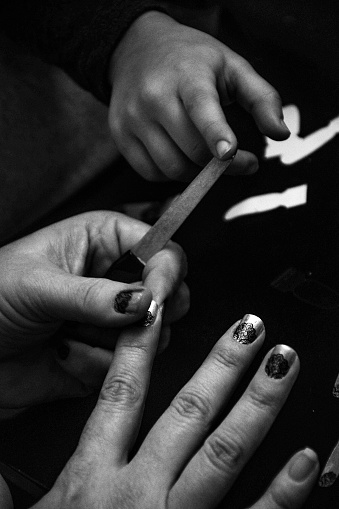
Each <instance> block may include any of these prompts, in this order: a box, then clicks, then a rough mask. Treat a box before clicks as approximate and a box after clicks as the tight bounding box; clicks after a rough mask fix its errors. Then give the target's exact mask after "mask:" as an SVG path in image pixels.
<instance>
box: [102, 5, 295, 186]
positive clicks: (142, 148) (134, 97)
mask: <svg viewBox="0 0 339 509" xmlns="http://www.w3.org/2000/svg"><path fill="white" fill-rule="evenodd" d="M109 78H110V81H111V83H112V96H111V102H110V109H109V123H110V127H111V130H112V133H113V137H114V140H115V142H116V144H117V147H118V149H119V150H120V152H121V153H122V154H123V156H124V157H125V158H126V159H127V160H128V161H129V163H130V164H131V165H132V166H133V168H134V169H135V170H136V171H137V172H138V173H140V175H142V176H143V177H144V178H145V179H147V180H166V179H173V180H191V179H192V178H193V177H194V176H195V174H196V173H197V172H198V171H199V168H200V167H201V166H203V165H204V164H205V163H206V162H207V161H208V160H209V159H210V158H211V154H213V155H214V156H216V157H220V158H229V157H230V156H231V155H233V154H234V153H235V151H236V148H237V140H236V137H235V135H234V133H233V131H232V129H231V127H230V126H229V125H228V123H227V119H226V117H225V114H224V107H225V106H226V105H228V104H230V103H231V102H233V101H237V102H238V103H239V104H240V105H241V106H242V107H243V108H245V109H246V110H247V111H248V112H249V113H251V114H252V115H253V118H254V120H255V121H256V123H257V125H258V128H259V129H260V131H261V132H262V133H263V134H265V135H266V136H268V137H271V138H273V139H275V140H283V139H285V138H287V137H288V135H289V131H288V129H287V127H286V126H285V124H284V123H283V121H282V118H283V113H282V108H281V100H280V97H279V95H278V93H277V92H276V90H275V89H274V88H273V87H271V85H269V83H267V82H266V81H265V80H264V79H263V78H261V77H260V76H259V75H258V74H257V73H256V72H255V71H254V69H253V68H252V67H251V65H250V64H249V63H248V62H247V61H246V60H244V59H243V58H242V57H240V56H239V55H237V54H236V53H234V52H233V51H232V50H231V49H229V48H228V47H227V46H225V45H224V44H222V43H221V42H219V41H218V40H217V39H214V38H213V37H212V36H210V35H208V34H206V33H204V32H201V31H199V30H196V29H194V28H190V27H188V26H185V25H182V24H180V23H177V22H176V21H174V20H173V19H172V18H171V17H169V16H167V15H166V14H163V13H161V12H155V11H150V12H147V13H146V14H144V15H142V16H140V17H139V18H138V19H137V20H136V21H135V22H134V23H133V24H132V25H131V27H130V28H129V30H128V31H127V33H126V34H125V36H124V37H123V39H122V41H121V42H120V44H119V45H118V47H117V48H116V50H115V52H114V54H113V56H112V59H111V66H110V76H109ZM256 169H257V159H256V157H255V156H254V155H253V154H251V153H249V152H244V151H238V153H237V156H236V158H235V161H234V163H233V164H232V166H231V167H230V171H232V174H235V173H239V174H243V173H252V172H253V171H256Z"/></svg>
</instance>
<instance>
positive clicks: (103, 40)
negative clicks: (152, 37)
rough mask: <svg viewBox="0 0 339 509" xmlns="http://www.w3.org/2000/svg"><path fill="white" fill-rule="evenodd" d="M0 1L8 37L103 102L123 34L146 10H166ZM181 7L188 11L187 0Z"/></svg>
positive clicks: (118, 2) (149, 4)
mask: <svg viewBox="0 0 339 509" xmlns="http://www.w3.org/2000/svg"><path fill="white" fill-rule="evenodd" d="M1 3H2V6H1V7H0V29H1V30H2V31H3V32H4V33H5V34H6V35H7V36H8V37H9V38H11V39H13V40H14V41H16V42H18V43H20V44H24V45H25V46H27V47H28V48H29V49H30V50H32V51H33V52H34V53H36V54H37V55H38V56H39V57H40V58H41V59H42V60H44V61H46V62H48V63H50V64H54V65H57V66H59V67H61V68H62V69H63V70H64V71H66V72H67V73H68V74H69V75H70V76H71V77H72V78H73V79H74V80H75V81H76V82H77V83H78V84H79V85H80V86H82V87H83V88H84V89H86V90H89V91H90V92H91V93H92V94H93V95H95V96H96V97H97V98H98V99H99V100H101V101H102V102H104V103H108V101H109V97H110V87H109V85H108V82H107V67H108V63H109V59H110V55H111V54H112V51H113V50H114V47H115V46H116V44H117V43H118V42H119V40H120V39H121V37H122V36H123V34H124V32H125V31H126V30H127V28H128V27H129V26H130V24H131V23H132V22H133V21H134V20H135V19H136V18H138V17H139V16H140V15H141V14H143V13H144V12H146V11H148V10H159V11H162V12H167V10H166V8H165V7H164V2H159V1H156V0H153V1H152V0H10V1H4V2H1ZM169 3H171V2H169ZM173 3H177V2H176V1H174V2H173ZM181 3H182V4H184V5H186V6H188V7H192V2H191V1H190V0H182V2H181ZM212 3H213V0H212ZM210 4H211V0H210V1H209V2H208V5H210ZM206 5H207V3H206V2H205V1H200V2H198V3H196V6H197V7H200V8H201V7H203V6H206Z"/></svg>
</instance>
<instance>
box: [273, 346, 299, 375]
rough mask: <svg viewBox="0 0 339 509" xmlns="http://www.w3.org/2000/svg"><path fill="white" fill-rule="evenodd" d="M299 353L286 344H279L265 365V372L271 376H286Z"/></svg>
mask: <svg viewBox="0 0 339 509" xmlns="http://www.w3.org/2000/svg"><path fill="white" fill-rule="evenodd" d="M296 357H297V354H296V353H295V351H294V350H292V348H290V347H289V346H286V345H277V346H276V347H275V348H274V350H273V352H272V353H271V356H270V358H269V359H268V361H267V364H266V366H265V372H266V374H267V376H269V377H270V378H275V379H280V378H284V377H285V376H286V375H287V373H288V372H289V370H290V367H291V366H292V364H293V362H294V361H295V359H296Z"/></svg>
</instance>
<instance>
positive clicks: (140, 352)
mask: <svg viewBox="0 0 339 509" xmlns="http://www.w3.org/2000/svg"><path fill="white" fill-rule="evenodd" d="M161 314H162V310H161V308H160V309H159V311H158V313H157V317H156V320H155V322H154V323H153V325H151V326H149V327H138V326H134V327H129V328H128V329H125V330H124V331H123V332H122V333H121V336H120V338H119V341H118V343H117V346H116V349H115V353H114V358H113V362H112V364H111V366H110V369H109V372H108V374H107V376H106V379H105V382H104V384H103V386H102V389H101V392H100V396H99V399H98V402H97V405H96V407H95V409H94V411H93V413H92V415H91V417H90V419H89V421H88V422H87V424H86V427H85V430H84V433H83V435H82V437H81V442H80V445H81V447H80V451H81V453H82V454H83V456H84V457H85V458H86V459H87V460H88V461H90V460H91V459H93V457H94V458H97V457H100V463H101V465H102V464H103V463H106V464H107V465H109V466H110V467H112V466H121V465H122V464H125V463H126V462H127V456H128V453H129V451H130V449H131V447H132V445H133V443H134V440H135V437H136V434H137V432H138V430H139V426H140V421H141V418H142V413H143V408H144V403H145V399H146V395H147V391H148V385H149V379H150V374H151V368H152V363H153V359H154V356H155V354H156V350H157V347H158V339H159V333H160V329H161ZM108 444H109V447H108Z"/></svg>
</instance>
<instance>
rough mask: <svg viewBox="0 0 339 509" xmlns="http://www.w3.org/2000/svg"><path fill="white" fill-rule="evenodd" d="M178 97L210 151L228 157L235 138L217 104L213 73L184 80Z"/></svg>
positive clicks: (235, 141) (233, 151) (231, 153)
mask: <svg viewBox="0 0 339 509" xmlns="http://www.w3.org/2000/svg"><path fill="white" fill-rule="evenodd" d="M181 99H182V101H183V104H184V107H185V109H186V111H187V114H188V116H189V117H190V118H191V120H192V121H193V123H194V125H195V126H196V127H197V129H198V131H199V132H200V134H201V135H202V136H203V138H204V140H205V141H206V143H207V145H208V147H209V149H210V151H211V152H212V154H213V155H214V156H215V157H218V158H219V159H221V158H226V157H227V159H228V158H230V157H232V156H233V155H234V154H235V153H236V150H237V139H236V136H235V134H234V133H233V131H232V129H231V127H230V126H229V124H228V123H227V120H226V117H225V114H224V112H223V109H222V107H221V104H220V98H219V94H218V91H217V86H216V81H215V77H214V76H213V75H207V76H206V75H203V76H202V77H201V78H199V79H197V78H196V77H195V79H194V80H191V81H186V83H185V86H183V87H182V90H181Z"/></svg>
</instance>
